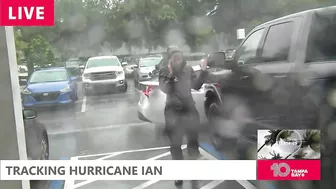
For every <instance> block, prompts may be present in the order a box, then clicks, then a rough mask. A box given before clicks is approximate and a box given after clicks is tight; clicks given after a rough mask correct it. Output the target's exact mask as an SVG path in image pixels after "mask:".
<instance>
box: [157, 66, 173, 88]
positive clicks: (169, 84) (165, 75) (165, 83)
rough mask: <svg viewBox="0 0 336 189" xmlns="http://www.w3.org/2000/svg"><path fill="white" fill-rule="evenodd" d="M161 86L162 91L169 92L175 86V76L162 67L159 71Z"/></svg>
mask: <svg viewBox="0 0 336 189" xmlns="http://www.w3.org/2000/svg"><path fill="white" fill-rule="evenodd" d="M159 86H160V89H161V91H162V92H164V93H166V94H168V93H171V92H172V91H173V87H174V76H173V74H171V73H169V71H168V70H165V68H162V69H160V73H159Z"/></svg>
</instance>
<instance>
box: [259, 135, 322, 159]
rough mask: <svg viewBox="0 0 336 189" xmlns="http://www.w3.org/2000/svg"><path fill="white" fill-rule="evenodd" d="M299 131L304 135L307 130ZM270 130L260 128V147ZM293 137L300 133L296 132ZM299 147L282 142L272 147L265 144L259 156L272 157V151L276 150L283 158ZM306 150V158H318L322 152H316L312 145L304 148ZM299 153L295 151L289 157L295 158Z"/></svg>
mask: <svg viewBox="0 0 336 189" xmlns="http://www.w3.org/2000/svg"><path fill="white" fill-rule="evenodd" d="M296 131H297V132H298V133H300V134H301V135H302V136H303V135H304V133H305V132H306V131H305V130H296ZM268 134H269V132H268V130H258V149H259V148H260V147H261V146H262V145H263V144H264V142H265V136H266V135H268ZM292 136H293V137H292V138H291V139H294V138H295V137H297V136H298V134H296V133H294V134H292ZM296 149H297V147H296V146H294V145H293V146H289V145H286V146H284V145H281V144H277V143H276V144H274V145H273V146H272V147H270V146H264V147H263V149H262V150H260V152H258V158H260V156H262V157H265V158H267V159H271V158H272V155H271V154H270V153H273V151H275V152H276V153H279V154H280V156H282V157H283V158H285V157H286V156H287V155H289V154H290V153H291V152H293V151H296ZM304 152H305V153H307V154H306V156H305V157H306V158H308V157H309V158H312V159H318V158H320V153H316V152H314V151H313V150H312V149H311V148H310V147H307V148H305V149H304ZM295 154H297V153H294V154H293V155H291V157H289V158H288V159H293V156H294V155H295Z"/></svg>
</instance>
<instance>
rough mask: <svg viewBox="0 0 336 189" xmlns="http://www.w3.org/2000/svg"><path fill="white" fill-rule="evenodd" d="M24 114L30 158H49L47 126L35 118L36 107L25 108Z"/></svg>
mask: <svg viewBox="0 0 336 189" xmlns="http://www.w3.org/2000/svg"><path fill="white" fill-rule="evenodd" d="M22 114H23V122H24V130H25V137H26V146H27V156H28V159H30V160H48V159H49V139H48V134H47V130H46V128H45V126H44V125H43V124H41V123H40V122H38V121H37V120H36V119H35V118H36V116H37V113H36V111H35V110H34V109H23V110H22Z"/></svg>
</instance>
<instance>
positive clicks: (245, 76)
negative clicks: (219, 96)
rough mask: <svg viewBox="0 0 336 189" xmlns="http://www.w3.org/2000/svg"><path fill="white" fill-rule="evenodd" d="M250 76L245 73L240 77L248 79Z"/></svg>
mask: <svg viewBox="0 0 336 189" xmlns="http://www.w3.org/2000/svg"><path fill="white" fill-rule="evenodd" d="M249 77H250V76H247V75H244V76H240V79H248V78H249Z"/></svg>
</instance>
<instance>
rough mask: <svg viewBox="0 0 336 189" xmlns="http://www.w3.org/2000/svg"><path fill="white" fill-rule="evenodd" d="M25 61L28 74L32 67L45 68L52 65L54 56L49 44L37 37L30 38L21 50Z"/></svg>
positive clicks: (32, 69) (42, 38)
mask: <svg viewBox="0 0 336 189" xmlns="http://www.w3.org/2000/svg"><path fill="white" fill-rule="evenodd" d="M23 52H24V55H25V57H26V60H27V67H28V72H29V74H31V73H32V72H33V71H34V65H38V66H40V67H46V66H47V65H48V64H54V54H53V52H52V47H51V45H50V44H49V42H48V41H47V40H46V39H45V38H44V37H42V36H40V35H38V36H36V37H34V38H32V39H31V40H30V41H29V42H28V45H27V47H26V48H24V49H23Z"/></svg>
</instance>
